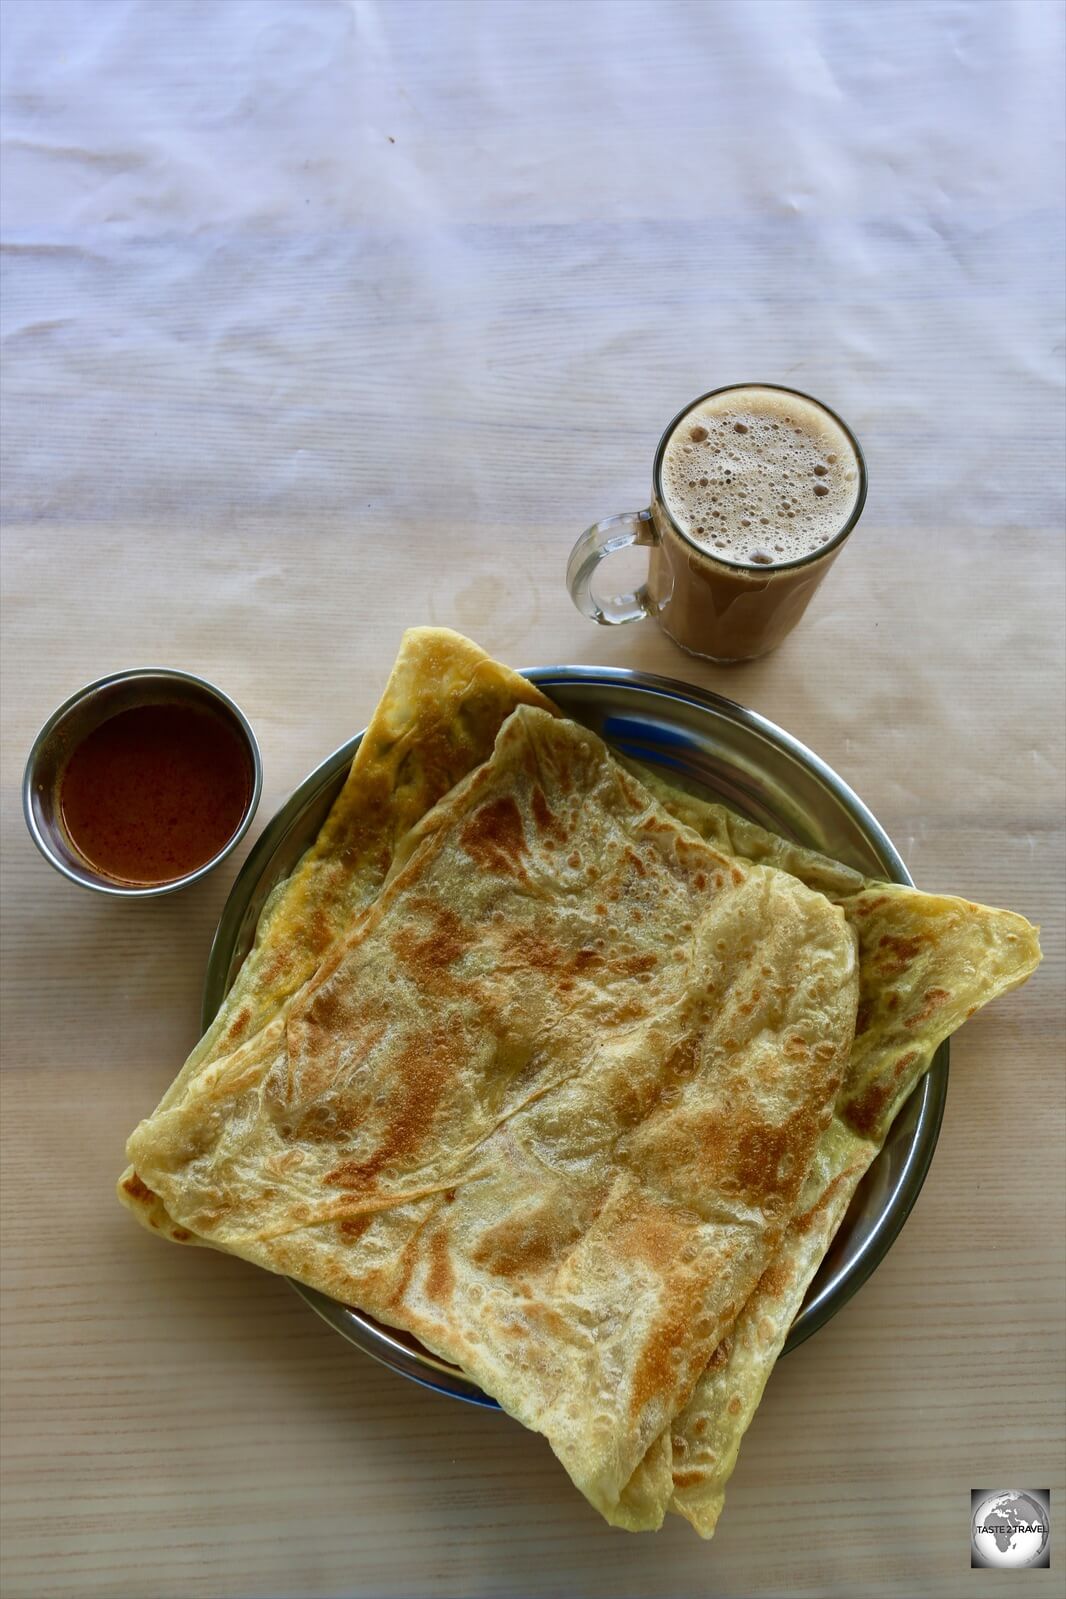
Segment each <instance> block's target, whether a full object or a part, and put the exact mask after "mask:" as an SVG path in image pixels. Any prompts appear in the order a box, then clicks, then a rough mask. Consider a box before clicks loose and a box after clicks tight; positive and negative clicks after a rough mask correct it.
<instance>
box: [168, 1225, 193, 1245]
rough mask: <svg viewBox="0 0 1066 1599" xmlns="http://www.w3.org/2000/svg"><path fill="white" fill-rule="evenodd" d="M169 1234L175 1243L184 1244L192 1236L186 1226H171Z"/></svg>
mask: <svg viewBox="0 0 1066 1599" xmlns="http://www.w3.org/2000/svg"><path fill="white" fill-rule="evenodd" d="M170 1236H171V1238H173V1240H174V1242H175V1243H176V1244H186V1243H188V1241H189V1239H190V1238H191V1237H192V1233H191V1232H189V1230H188V1228H187V1227H172V1228H171V1230H170Z"/></svg>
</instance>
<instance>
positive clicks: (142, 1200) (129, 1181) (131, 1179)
mask: <svg viewBox="0 0 1066 1599" xmlns="http://www.w3.org/2000/svg"><path fill="white" fill-rule="evenodd" d="M122 1188H123V1191H124V1192H125V1193H127V1194H129V1196H130V1198H131V1199H135V1200H136V1201H137V1203H138V1204H140V1205H150V1204H151V1203H152V1201H153V1200H154V1199H155V1197H156V1195H155V1193H154V1191H153V1190H152V1189H151V1188H149V1186H148V1184H147V1183H145V1182H142V1181H141V1179H140V1178H139V1177H138V1175H137V1173H136V1172H135V1171H134V1172H130V1174H129V1176H128V1177H127V1178H125V1180H124V1181H123V1184H122Z"/></svg>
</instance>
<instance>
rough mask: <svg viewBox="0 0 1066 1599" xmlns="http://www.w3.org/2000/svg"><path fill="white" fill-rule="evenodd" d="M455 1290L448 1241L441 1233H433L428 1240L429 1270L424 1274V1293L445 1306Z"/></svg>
mask: <svg viewBox="0 0 1066 1599" xmlns="http://www.w3.org/2000/svg"><path fill="white" fill-rule="evenodd" d="M454 1288H455V1273H454V1272H453V1271H452V1262H451V1256H450V1255H449V1253H448V1239H447V1236H446V1235H445V1234H444V1233H442V1232H434V1233H432V1234H431V1236H430V1240H429V1269H428V1271H427V1272H426V1293H427V1294H428V1295H429V1297H430V1299H436V1300H437V1301H439V1302H440V1303H441V1304H445V1303H446V1302H447V1301H448V1300H449V1299H451V1297H452V1292H453V1290H454Z"/></svg>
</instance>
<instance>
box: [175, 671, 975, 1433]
mask: <svg viewBox="0 0 1066 1599" xmlns="http://www.w3.org/2000/svg"><path fill="white" fill-rule="evenodd" d="M522 676H524V677H526V678H528V679H529V681H530V682H532V683H535V684H536V685H537V686H538V687H539V688H541V689H543V690H544V692H545V693H547V694H548V695H549V697H550V694H551V688H552V686H553V685H555V686H559V685H565V684H570V683H579V684H580V683H584V684H586V685H589V686H593V687H595V686H596V685H603V686H604V687H609V686H612V685H615V686H619V687H633V688H636V689H639V690H640V691H642V692H644V693H650V694H652V695H655V696H657V697H658V698H660V699H662V700H663V701H664V702H667V703H669V702H671V701H672V702H675V703H677V702H681V703H687V704H688V705H691V706H694V707H695V708H696V709H697V710H705V711H709V712H712V713H714V714H716V715H719V716H724V717H726V718H727V719H728V720H730V721H732V722H734V723H737V724H738V725H740V726H743V727H745V728H746V729H747V730H748V731H749V732H751V733H755V734H757V735H758V736H759V737H760V738H761V739H763V740H765V741H766V742H768V743H769V744H771V745H773V746H776V747H777V748H778V749H783V750H785V751H786V752H787V753H788V754H789V755H790V756H791V757H792V758H793V759H794V760H796V761H798V762H799V764H800V765H801V766H804V767H806V768H807V770H808V771H809V772H811V773H812V774H813V775H814V776H815V777H817V779H818V781H819V782H820V783H821V785H822V786H823V787H824V788H825V789H827V790H828V791H829V793H830V794H831V795H832V796H833V797H834V798H835V799H836V800H837V801H838V802H839V803H840V804H842V805H843V807H844V809H845V811H846V812H848V813H849V814H850V816H851V817H852V819H853V820H854V821H856V822H857V823H858V824H859V826H860V829H861V831H862V832H863V833H864V834H865V835H866V837H867V840H868V841H869V842H870V843H871V845H872V846H874V847H875V849H876V852H877V853H878V854H879V855H880V857H881V859H882V860H883V862H884V864H885V868H886V876H888V878H889V880H890V881H893V882H898V883H903V884H906V885H907V886H913V879H912V878H911V875H910V873H909V872H908V870H907V867H906V865H905V864H904V861H903V858H902V856H901V855H900V854H899V851H898V850H897V849H896V847H895V845H894V844H893V843H892V840H891V839H890V838H889V836H888V834H887V833H886V832H885V830H884V828H883V827H882V826H881V824H880V822H878V820H877V818H876V817H875V816H874V814H873V812H872V811H871V810H870V809H869V807H868V806H867V805H866V803H865V802H864V801H863V800H862V799H861V798H860V797H859V795H858V794H856V793H855V791H854V790H853V789H852V788H851V787H850V785H849V784H847V783H846V782H845V781H844V779H843V778H841V777H840V775H839V774H838V773H837V772H835V771H834V770H833V768H832V767H831V766H830V765H829V764H828V762H826V761H824V760H823V759H822V758H821V757H820V756H819V755H817V754H815V752H814V751H813V750H811V749H809V748H808V747H807V745H805V744H804V743H802V741H801V740H799V739H797V738H796V737H795V736H794V735H793V734H791V733H789V732H787V731H786V730H785V729H784V728H782V727H779V726H778V725H777V724H776V723H775V722H772V721H771V720H770V719H769V718H768V717H765V716H763V715H762V714H761V713H760V712H758V711H753V710H750V709H749V708H748V707H747V706H743V705H739V704H738V703H737V702H736V701H734V700H731V699H727V698H726V697H725V696H724V695H721V694H716V693H714V692H713V691H712V690H710V689H703V688H700V687H699V686H698V685H695V684H691V683H683V682H680V681H678V680H676V679H673V678H668V677H663V676H660V675H657V674H654V673H650V672H643V671H640V670H639V669H635V668H631V667H617V666H576V665H575V666H562V665H560V666H538V667H530V668H525V669H523V670H522ZM365 731H366V730H365V728H364V729H362V730H361V731H360V732H359V733H357V734H355V735H354V736H353V737H352V738H350V739H348V740H346V741H345V742H344V743H343V744H340V745H339V746H338V747H337V748H336V749H335V750H334V751H333V752H332V753H331V754H330V755H328V756H327V757H326V758H325V760H323V761H321V762H320V763H319V765H318V766H316V767H315V768H314V769H313V771H311V772H310V773H309V774H308V775H307V777H306V778H304V780H303V782H302V783H300V784H298V786H297V787H296V788H295V789H294V790H293V792H292V793H291V794H290V795H289V797H288V799H287V800H286V801H285V802H284V803H283V804H282V805H281V806H280V807H279V808H278V810H277V811H276V812H275V813H274V815H273V816H272V817H271V819H270V821H269V822H268V823H267V825H266V827H265V828H264V830H263V832H262V833H261V834H260V836H259V838H258V839H257V840H256V842H255V844H254V846H253V847H252V850H251V851H250V853H249V855H248V857H247V859H246V860H245V862H244V865H243V866H242V868H241V871H240V872H239V874H238V876H237V878H236V880H235V881H234V884H233V887H232V889H231V890H230V893H229V896H228V898H227V900H226V903H225V905H224V907H223V910H222V914H221V917H220V918H219V923H218V927H217V929H216V931H215V936H214V939H213V941H212V944H211V950H210V954H209V956H208V962H207V970H206V972H205V976H204V992H203V1007H202V1014H201V1025H202V1027H203V1029H204V1031H206V1029H207V1028H208V1027H209V1026H210V1024H211V1022H212V1021H213V1019H214V1016H215V1014H216V1012H217V1010H218V1008H219V1006H220V1005H221V1003H222V1001H223V999H224V998H225V995H226V993H227V992H228V988H229V974H230V966H231V964H232V960H233V954H234V950H235V949H236V945H237V939H238V936H239V933H240V929H241V926H242V923H243V921H244V918H245V915H246V912H247V909H248V906H249V905H250V904H251V902H252V899H253V896H254V893H255V890H256V889H257V887H258V885H259V883H260V881H261V879H262V877H263V875H264V873H265V872H266V871H267V869H268V868H269V865H270V862H271V861H272V859H273V857H274V855H275V853H276V851H277V849H278V847H279V845H280V843H281V842H282V840H283V839H284V838H285V836H286V834H287V833H288V831H289V829H290V828H291V826H292V825H293V823H294V821H295V820H296V819H297V818H298V817H299V815H300V814H301V813H302V812H305V811H307V810H308V809H309V808H310V806H311V805H312V804H313V802H314V800H315V799H316V798H317V797H318V796H320V795H321V794H322V792H323V791H324V790H325V788H326V787H327V786H328V785H329V784H330V783H333V782H335V781H336V780H337V778H338V776H339V775H340V773H341V771H342V770H343V769H344V767H345V766H346V765H348V764H350V762H351V760H352V758H353V756H354V755H355V752H356V750H357V749H358V748H359V744H360V742H361V740H362V738H363V733H364V732H365ZM948 1062H949V1052H948V1046H947V1044H946V1043H945V1044H942V1045H941V1047H940V1049H939V1050H938V1051H937V1054H936V1056H935V1058H934V1060H933V1064H932V1066H931V1067H930V1069H929V1071H928V1072H927V1073H926V1075H925V1077H924V1079H923V1081H922V1083H921V1085H920V1087H919V1088H918V1089H917V1090H916V1096H917V1097H918V1099H919V1106H918V1113H917V1120H916V1125H915V1129H914V1133H913V1136H912V1140H911V1147H910V1150H909V1153H908V1157H907V1161H906V1164H905V1166H904V1169H903V1171H902V1173H901V1175H900V1178H899V1180H898V1182H897V1184H896V1187H895V1190H894V1192H893V1193H892V1195H891V1197H890V1199H889V1202H888V1204H887V1205H886V1207H885V1209H884V1211H883V1212H882V1214H881V1216H880V1218H879V1220H878V1222H877V1225H876V1227H875V1229H874V1231H873V1233H872V1234H871V1236H870V1238H869V1239H868V1240H867V1244H866V1247H865V1249H864V1251H863V1253H862V1254H861V1255H860V1256H859V1257H858V1258H857V1260H856V1261H854V1262H853V1263H852V1265H851V1267H850V1268H849V1269H848V1270H847V1271H846V1273H845V1274H844V1276H843V1277H842V1279H841V1280H839V1281H835V1282H833V1283H831V1284H829V1285H828V1287H827V1288H826V1289H824V1290H823V1291H822V1293H821V1294H820V1295H819V1296H818V1297H817V1299H816V1300H815V1301H814V1302H812V1303H811V1304H806V1303H805V1304H804V1306H803V1309H802V1310H801V1311H800V1313H799V1315H798V1316H797V1318H796V1320H795V1322H794V1323H793V1326H792V1329H791V1331H790V1332H789V1336H788V1338H787V1340H786V1342H785V1346H784V1350H783V1353H784V1354H788V1353H790V1352H791V1350H793V1349H795V1348H798V1347H799V1345H800V1344H801V1343H803V1342H805V1340H806V1339H807V1338H809V1337H810V1336H811V1335H812V1334H813V1333H814V1332H816V1331H817V1330H818V1329H819V1328H820V1327H822V1326H823V1325H824V1324H825V1323H826V1322H827V1321H828V1320H829V1319H830V1318H831V1317H832V1316H834V1315H835V1314H836V1313H837V1311H838V1310H840V1309H842V1308H843V1306H844V1305H845V1304H846V1303H847V1302H848V1300H849V1299H851V1298H852V1296H853V1295H854V1294H855V1293H857V1292H858V1290H859V1289H860V1288H861V1287H862V1285H863V1284H864V1283H865V1282H866V1281H868V1279H869V1277H870V1276H871V1275H872V1273H873V1272H874V1271H875V1270H876V1269H877V1267H878V1266H879V1265H880V1263H881V1261H882V1260H883V1259H884V1258H885V1255H886V1254H887V1253H888V1251H889V1249H890V1248H891V1247H892V1245H893V1243H894V1242H895V1240H896V1238H897V1237H898V1236H899V1233H900V1231H901V1230H902V1228H903V1225H904V1223H905V1222H906V1220H907V1217H908V1216H909V1214H910V1212H911V1209H912V1208H913V1206H914V1203H915V1201H916V1200H917V1198H918V1195H919V1193H920V1192H921V1189H922V1186H923V1184H924V1181H925V1178H926V1175H927V1173H928V1170H929V1166H930V1163H931V1161H932V1158H933V1153H934V1150H935V1148H936V1144H937V1138H938V1136H939V1132H940V1125H941V1121H942V1119H943V1114H944V1106H945V1102H946V1097H947V1082H948ZM880 1158H881V1157H880V1155H879V1156H878V1157H877V1159H880ZM874 1165H876V1160H875V1162H874ZM871 1169H872V1167H871ZM292 1287H293V1288H294V1289H295V1290H296V1292H297V1293H298V1294H299V1295H300V1296H301V1298H303V1299H304V1300H305V1301H306V1302H307V1304H309V1305H310V1306H311V1308H312V1309H313V1310H314V1311H315V1312H316V1313H317V1314H318V1315H319V1316H321V1317H322V1318H323V1319H324V1320H325V1321H326V1322H327V1323H328V1324H329V1325H330V1326H331V1327H332V1328H333V1329H334V1330H335V1331H337V1332H340V1333H341V1335H342V1336H343V1337H345V1338H346V1339H347V1340H348V1341H349V1342H350V1343H354V1344H355V1345H356V1347H357V1348H359V1349H361V1350H362V1351H363V1353H364V1354H368V1355H370V1356H371V1358H372V1359H374V1360H377V1361H379V1362H380V1363H381V1364H383V1365H385V1366H388V1367H389V1368H390V1369H391V1370H394V1371H398V1372H400V1373H401V1374H402V1375H404V1376H406V1377H409V1378H410V1379H411V1380H412V1381H414V1382H417V1383H419V1384H421V1385H422V1386H423V1387H426V1388H431V1389H433V1390H434V1391H436V1392H440V1393H446V1394H449V1395H451V1396H452V1397H453V1398H457V1399H462V1400H465V1401H467V1402H468V1403H472V1404H477V1405H481V1406H484V1407H487V1408H491V1409H498V1408H499V1407H498V1406H497V1404H496V1401H495V1400H494V1399H491V1398H489V1396H488V1395H487V1394H485V1393H484V1392H483V1391H482V1390H481V1389H480V1388H478V1387H477V1386H476V1384H474V1383H471V1382H470V1381H468V1379H466V1378H465V1377H464V1376H463V1375H462V1373H461V1372H459V1371H457V1370H456V1369H455V1368H454V1367H452V1366H449V1365H448V1364H447V1363H446V1362H444V1361H441V1360H438V1359H437V1358H436V1357H435V1356H433V1355H431V1354H429V1353H428V1352H425V1353H418V1354H416V1353H415V1352H414V1351H412V1350H410V1349H408V1348H407V1347H406V1346H405V1345H404V1343H403V1342H401V1340H400V1338H399V1337H397V1336H396V1335H395V1334H394V1332H393V1330H392V1329H389V1328H386V1327H379V1326H378V1325H377V1324H376V1323H375V1324H374V1325H373V1326H372V1327H371V1326H368V1325H367V1323H366V1322H365V1321H363V1320H362V1319H360V1317H359V1316H358V1315H357V1314H356V1313H355V1312H354V1311H353V1310H352V1309H350V1308H349V1307H348V1306H345V1305H341V1304H339V1303H337V1302H336V1301H334V1300H331V1299H329V1298H328V1297H327V1296H326V1295H324V1294H319V1293H318V1292H317V1290H315V1289H312V1288H308V1287H306V1286H305V1285H304V1284H302V1283H298V1282H295V1281H293V1282H292Z"/></svg>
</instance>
